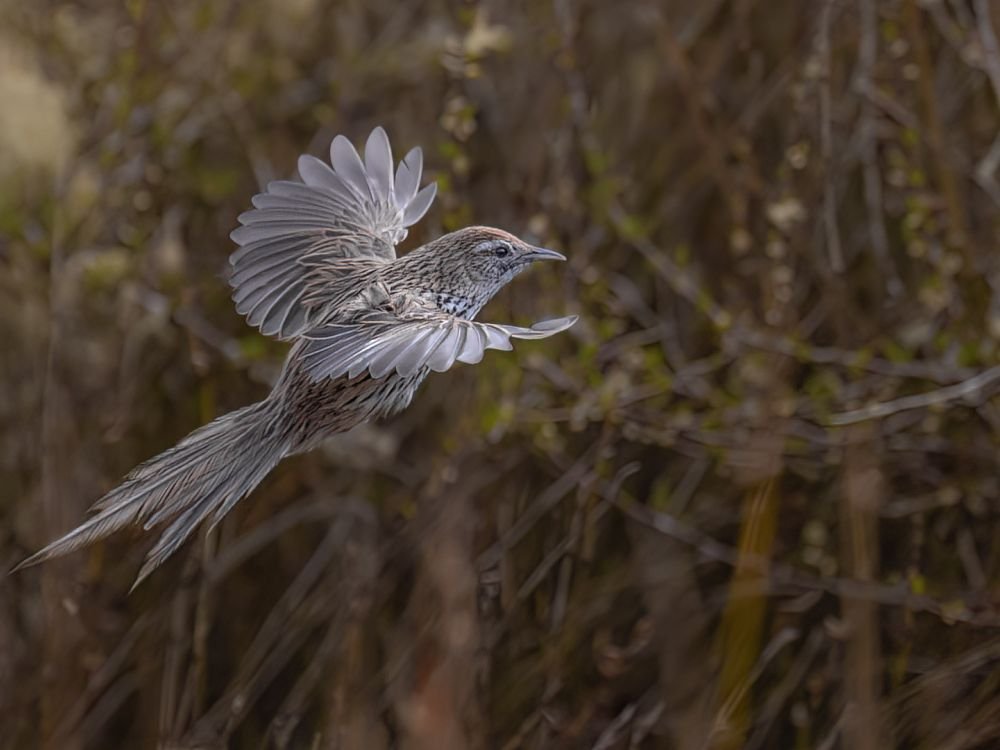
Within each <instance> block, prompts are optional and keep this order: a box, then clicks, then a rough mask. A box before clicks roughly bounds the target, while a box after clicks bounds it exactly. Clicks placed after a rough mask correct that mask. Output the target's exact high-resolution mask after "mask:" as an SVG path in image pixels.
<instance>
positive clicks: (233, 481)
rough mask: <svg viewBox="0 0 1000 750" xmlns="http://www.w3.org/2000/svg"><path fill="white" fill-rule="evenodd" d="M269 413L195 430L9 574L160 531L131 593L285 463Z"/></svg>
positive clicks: (248, 411)
mask: <svg viewBox="0 0 1000 750" xmlns="http://www.w3.org/2000/svg"><path fill="white" fill-rule="evenodd" d="M277 416H278V412H277V407H276V406H275V405H274V404H272V403H271V402H269V401H262V402H260V403H257V404H253V405H252V406H247V407H244V408H243V409H238V410H236V411H234V412H230V413H229V414H226V415H224V416H221V417H219V418H218V419H216V420H215V421H214V422H210V423H209V424H207V425H205V426H204V427H201V428H199V429H197V430H195V431H194V432H192V433H191V434H190V435H188V436H187V437H186V438H184V439H183V440H181V442H179V443H178V444H177V445H175V446H174V447H173V448H170V449H169V450H166V451H164V452H163V453H161V454H159V455H158V456H155V457H154V458H151V459H149V460H148V461H146V462H145V463H142V464H140V465H139V466H137V467H136V468H135V469H133V470H132V471H131V472H130V473H129V475H128V476H127V477H125V480H124V481H123V482H122V483H121V484H120V485H118V487H116V488H115V489H113V490H111V492H109V493H108V494H106V495H105V496H104V497H102V498H101V499H100V500H98V501H97V502H96V503H94V505H93V507H92V508H91V512H94V513H96V515H95V516H93V517H92V518H91V519H89V520H88V521H86V522H85V523H83V524H81V525H80V526H78V527H77V528H75V529H73V531H70V532H69V533H68V534H66V535H65V536H63V537H61V538H59V539H56V540H55V541H54V542H52V543H50V544H48V545H47V546H45V547H44V548H42V549H41V550H39V551H38V552H36V553H35V554H33V555H32V556H31V557H29V558H27V559H26V560H24V561H23V562H21V563H20V564H19V565H17V567H15V568H14V570H19V569H20V568H24V567H27V566H29V565H34V564H36V563H40V562H44V561H45V560H49V559H51V558H53V557H58V556H60V555H65V554H67V553H69V552H72V551H73V550H76V549H79V548H81V547H85V546H86V545H88V544H91V543H92V542H95V541H97V540H98V539H103V538H104V537H106V536H108V535H109V534H112V533H113V532H115V531H118V530H119V529H121V528H124V527H125V526H130V525H141V526H142V527H143V529H145V530H148V529H150V528H153V527H155V526H160V525H161V524H164V523H168V522H169V526H168V527H167V528H166V530H164V532H163V534H162V535H161V536H160V538H159V539H158V540H157V542H156V545H155V546H154V547H153V549H152V550H150V552H149V554H148V555H147V556H146V560H145V562H144V563H143V566H142V569H141V570H140V571H139V575H138V577H137V578H136V581H135V584H134V585H133V588H135V586H137V585H139V583H141V582H142V581H143V579H145V578H146V577H147V576H148V575H149V574H150V573H152V572H153V571H154V570H155V569H156V568H157V567H159V566H160V565H161V564H162V563H163V562H164V561H165V560H166V559H167V558H168V557H170V555H172V554H173V553H174V552H176V551H177V548H178V547H180V546H181V544H183V543H184V541H185V540H186V539H187V538H188V537H189V536H191V534H192V533H193V532H194V530H195V529H196V528H197V527H198V525H199V524H200V523H201V522H202V521H204V520H205V519H206V518H207V517H208V516H209V515H212V524H213V525H214V524H216V523H218V522H219V521H220V520H222V517H223V516H224V515H225V514H226V513H227V512H228V511H229V510H230V509H231V508H232V507H233V506H234V505H235V504H236V503H237V502H238V501H239V500H240V499H241V498H243V497H245V496H246V495H247V494H249V493H250V491H251V490H253V488H254V487H256V486H257V485H258V484H259V483H260V482H261V480H263V479H264V477H265V476H267V474H268V473H269V472H270V471H271V469H273V468H274V466H275V465H276V464H277V463H278V462H279V461H280V460H281V459H282V458H283V457H284V456H285V455H286V453H287V451H288V442H287V438H286V436H285V435H284V434H283V433H282V431H281V430H280V429H278V427H279V425H278V424H277V421H276V420H277Z"/></svg>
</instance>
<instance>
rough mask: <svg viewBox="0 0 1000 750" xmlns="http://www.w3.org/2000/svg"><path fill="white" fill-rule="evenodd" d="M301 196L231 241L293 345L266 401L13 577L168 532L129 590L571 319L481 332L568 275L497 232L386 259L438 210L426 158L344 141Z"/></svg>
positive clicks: (238, 284) (237, 284) (268, 316)
mask: <svg viewBox="0 0 1000 750" xmlns="http://www.w3.org/2000/svg"><path fill="white" fill-rule="evenodd" d="M298 168H299V175H300V177H301V181H286V180H279V181H275V182H271V183H270V184H268V186H267V187H266V188H265V190H264V192H263V193H260V194H258V195H256V196H254V198H253V209H251V210H250V211H247V212H246V213H243V214H242V215H240V217H239V222H240V225H241V226H240V227H239V228H237V229H236V230H235V231H233V233H232V234H231V237H232V239H233V240H234V241H235V242H236V244H237V245H238V246H239V249H238V250H236V251H235V252H234V253H233V254H232V255H231V256H230V258H229V262H230V265H231V266H232V269H231V271H232V273H231V275H230V278H229V284H230V286H232V288H233V299H234V301H235V302H236V309H237V311H238V312H239V313H240V314H242V315H245V316H246V319H247V322H249V323H250V324H251V325H253V326H255V327H257V328H259V329H260V330H261V332H262V333H264V334H266V335H268V336H274V337H276V338H278V339H281V340H284V341H290V342H292V346H291V350H290V351H289V353H288V356H287V357H286V359H285V363H284V366H283V368H282V371H281V374H280V376H279V377H278V380H277V382H276V383H275V385H274V387H273V388H272V390H271V392H270V394H268V396H267V398H265V399H264V400H263V401H260V402H258V403H256V404H252V405H250V406H245V407H243V408H242V409H237V410H236V411H233V412H230V413H229V414H225V415H223V416H221V417H219V418H217V419H216V420H215V421H213V422H210V423H209V424H207V425H205V426H203V427H201V428H199V429H197V430H195V431H194V432H192V433H191V434H190V435H188V436H187V437H185V438H184V439H183V440H181V441H180V442H179V443H178V444H177V445H175V446H174V447H173V448H170V449H168V450H166V451H164V452H163V453H161V454H159V455H158V456H155V457H153V458H151V459H149V460H148V461H146V462H145V463H142V464H140V465H139V466H137V467H136V468H135V469H133V470H132V471H131V472H130V473H129V474H128V475H127V476H126V477H125V479H124V480H123V481H122V483H121V484H120V485H119V486H118V487H116V488H115V489H113V490H111V491H110V492H109V493H108V494H106V495H105V496H104V497H102V498H101V499H100V500H98V501H97V502H96V503H95V504H94V506H93V507H92V508H91V512H92V513H93V515H92V516H91V518H90V519H89V520H87V521H86V522H84V523H83V524H81V525H80V526H78V527H77V528H76V529H74V530H73V531H70V532H69V533H67V534H66V535H65V536H63V537H61V538H59V539H57V540H55V541H54V542H52V543H51V544H49V545H48V546H46V547H44V548H43V549H41V550H40V551H38V552H37V553H35V554H34V555H32V556H31V557H29V558H27V559H26V560H24V562H22V563H21V564H20V565H18V568H21V567H24V566H27V565H32V564H34V563H38V562H42V561H44V560H48V559H50V558H52V557H56V556H58V555H63V554H66V553H67V552H71V551H73V550H75V549H78V548H80V547H83V546H85V545H87V544H90V543H91V542H93V541H95V540H98V539H101V538H103V537H105V536H107V535H109V534H111V533H112V532H114V531H117V530H119V529H121V528H123V527H126V526H130V525H137V526H141V527H142V528H143V530H147V531H148V530H149V529H152V528H156V527H164V526H165V528H164V529H163V531H162V533H161V535H160V537H159V539H158V540H157V542H156V544H155V545H154V546H153V548H152V549H151V550H150V552H149V554H148V555H147V556H146V559H145V561H144V563H143V565H142V568H141V569H140V571H139V575H138V577H137V578H136V581H135V584H134V585H133V588H134V586H137V585H138V584H139V583H140V582H141V581H142V580H143V579H145V578H146V577H147V576H148V575H149V574H150V573H151V572H152V571H153V570H155V569H156V568H157V567H158V566H159V565H160V564H162V563H163V562H164V560H166V559H167V558H168V557H169V556H170V555H171V554H173V553H174V552H175V551H176V550H177V548H178V547H180V546H181V544H183V542H184V541H185V540H186V539H187V538H188V537H189V536H191V534H192V533H193V532H194V530H195V529H196V528H197V527H198V526H199V525H200V524H201V523H202V522H203V521H205V520H206V519H210V523H211V524H212V525H214V524H217V523H218V522H219V521H220V520H221V519H222V518H223V516H225V515H226V514H227V513H228V512H229V511H230V510H231V509H232V508H233V506H234V505H235V504H236V503H237V502H238V501H239V500H240V499H242V498H243V497H245V496H246V495H247V494H248V493H250V491H251V490H253V489H254V487H256V486H257V485H258V484H259V483H260V482H261V480H263V479H264V477H265V476H266V475H267V474H268V473H269V472H270V471H271V470H272V469H273V468H274V467H275V465H277V463H278V462H279V461H281V460H282V459H283V458H285V457H286V456H291V455H293V454H296V453H302V452H304V451H308V450H310V449H312V448H314V447H316V446H317V445H318V444H319V443H320V442H321V441H322V440H323V439H324V438H326V437H328V436H330V435H333V434H335V433H339V432H345V431H347V430H350V429H351V428H352V427H355V426H357V425H358V424H361V423H362V422H366V421H368V420H370V419H373V418H378V417H386V416H389V415H391V414H394V413H396V412H398V411H400V410H402V409H405V408H406V407H407V405H409V403H410V400H411V399H412V398H413V394H414V392H415V391H416V390H417V388H418V387H419V386H420V384H421V383H422V382H423V380H424V378H426V377H427V375H428V374H429V373H430V372H431V371H434V372H444V371H445V370H447V369H449V368H450V367H451V366H452V365H454V364H455V363H456V362H464V363H467V364H476V363H477V362H479V361H480V360H482V358H483V354H484V352H485V351H486V350H487V349H503V350H509V349H511V348H512V346H511V339H540V338H545V337H547V336H551V335H553V334H555V333H558V332H560V331H564V330H566V329H567V328H569V327H570V326H571V325H573V323H574V322H576V317H575V316H570V317H564V318H558V319H555V320H549V321H545V322H542V323H536V324H535V325H533V326H531V327H530V328H524V327H520V326H513V325H505V324H500V323H480V322H478V321H476V320H475V318H476V315H477V313H479V311H480V309H481V308H482V307H483V305H485V304H486V303H487V302H488V301H489V300H490V299H491V298H492V297H493V296H494V295H495V294H496V293H497V292H498V291H500V289H502V288H503V287H504V286H505V285H506V284H507V283H508V282H509V281H510V280H511V279H513V278H514V277H515V276H516V275H517V274H518V273H520V272H521V271H523V270H524V269H525V268H527V267H528V266H529V265H531V264H532V263H534V262H535V261H540V260H565V257H564V256H563V255H561V254H560V253H557V252H555V251H554V250H548V249H546V248H541V247H535V246H533V245H530V244H528V243H526V242H524V241H522V240H520V239H518V238H517V237H515V236H514V235H512V234H509V233H507V232H504V231H502V230H499V229H493V228H489V227H481V226H473V227H467V228H465V229H460V230H458V231H456V232H451V233H450V234H446V235H444V236H442V237H439V238H437V239H436V240H433V241H432V242H428V243H427V244H426V245H423V246H422V247H420V248H417V249H416V250H413V251H411V252H409V253H406V254H405V255H403V256H401V257H397V256H396V246H397V245H398V244H399V243H400V242H402V240H403V239H404V238H405V237H406V233H407V228H408V227H410V226H412V225H413V224H415V223H416V222H418V221H419V220H420V219H421V217H423V215H424V214H425V213H426V212H427V209H428V208H429V207H430V205H431V202H432V201H433V200H434V195H435V193H436V185H435V184H433V183H431V184H429V185H427V186H426V187H424V188H423V189H418V188H419V187H420V176H421V172H422V169H423V156H422V153H421V150H420V149H419V148H414V149H412V150H411V151H410V152H409V153H408V154H406V156H405V157H404V158H403V160H402V161H401V162H399V165H398V166H397V167H396V169H395V173H394V171H393V157H392V150H391V149H390V146H389V139H388V138H387V137H386V134H385V131H384V130H383V129H382V128H380V127H378V128H375V130H373V131H372V133H371V135H370V136H369V137H368V140H367V142H366V144H365V148H364V159H363V160H362V158H361V156H360V155H359V154H358V152H357V151H356V150H355V149H354V147H353V146H352V145H351V143H350V142H349V141H348V140H347V138H345V137H344V136H342V135H338V136H337V137H336V138H334V139H333V143H332V144H331V146H330V164H327V163H326V162H324V161H322V160H320V159H317V158H315V157H313V156H302V157H300V158H299V162H298Z"/></svg>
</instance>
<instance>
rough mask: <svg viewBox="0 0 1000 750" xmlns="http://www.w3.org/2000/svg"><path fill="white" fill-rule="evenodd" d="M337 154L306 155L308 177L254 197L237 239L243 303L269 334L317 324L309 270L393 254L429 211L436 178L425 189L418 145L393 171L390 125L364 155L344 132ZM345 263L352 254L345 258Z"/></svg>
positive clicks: (302, 166)
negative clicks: (312, 322)
mask: <svg viewBox="0 0 1000 750" xmlns="http://www.w3.org/2000/svg"><path fill="white" fill-rule="evenodd" d="M330 162H331V164H332V165H333V166H332V168H331V166H330V165H328V164H327V163H326V162H323V161H321V160H319V159H317V158H316V157H314V156H301V157H299V174H300V176H301V178H302V182H292V181H287V180H279V181H276V182H272V183H270V184H269V185H268V186H267V187H266V188H265V190H264V192H263V193H260V194H258V195H255V196H254V198H253V205H254V208H253V210H251V211H247V212H246V213H244V214H241V215H240V217H239V222H240V224H241V225H242V226H240V227H239V228H238V229H236V230H234V231H233V232H232V234H231V235H230V237H232V238H233V240H235V241H236V244H238V245H239V246H240V249H239V250H237V251H236V252H234V253H233V254H232V255H231V256H230V257H229V263H230V265H232V274H231V275H230V278H229V284H230V286H232V287H233V300H234V301H235V302H236V310H237V311H238V312H239V313H240V314H241V315H246V317H247V322H248V323H250V324H251V325H253V326H257V327H258V328H260V330H261V332H262V333H264V334H267V335H269V336H272V335H273V336H277V337H278V338H291V337H293V336H296V335H298V334H300V333H302V332H303V331H304V330H306V329H307V328H309V326H310V320H309V313H310V309H309V305H308V302H306V301H304V300H303V296H304V294H305V293H306V288H307V285H308V282H309V276H310V273H311V272H312V271H313V269H316V268H325V269H328V273H329V269H330V267H331V266H332V265H333V264H335V263H336V262H337V261H344V260H348V259H353V258H359V259H367V260H368V261H369V262H371V261H375V262H380V261H381V262H387V261H391V260H393V259H394V258H395V257H396V245H397V244H399V243H400V242H402V240H403V238H404V237H406V228H407V227H409V226H412V225H413V224H415V223H417V222H418V221H419V220H420V219H421V217H423V215H424V214H425V213H426V212H427V209H428V208H429V207H430V205H431V202H432V201H433V200H434V195H435V193H436V191H437V186H436V185H435V184H434V183H431V184H429V185H427V186H426V187H425V188H424V189H423V190H420V191H419V192H418V191H417V188H418V187H419V185H420V173H421V171H422V169H423V155H422V153H421V151H420V149H419V148H414V149H413V150H411V151H410V152H409V153H408V154H407V155H406V156H405V157H404V158H403V160H402V161H401V162H400V163H399V166H398V167H397V169H396V173H395V175H393V171H392V150H391V149H390V147H389V139H388V138H387V137H386V134H385V131H384V130H383V129H382V128H380V127H379V128H375V129H374V130H373V131H372V133H371V135H370V136H368V142H367V143H366V145H365V158H364V162H362V161H361V157H359V156H358V152H357V151H355V150H354V146H352V145H351V143H350V141H348V140H347V139H346V138H345V137H344V136H342V135H338V136H337V137H336V138H334V139H333V143H332V144H331V145H330ZM341 265H342V266H343V267H344V268H345V269H349V268H351V267H352V266H353V264H351V263H350V262H348V263H343V264H341Z"/></svg>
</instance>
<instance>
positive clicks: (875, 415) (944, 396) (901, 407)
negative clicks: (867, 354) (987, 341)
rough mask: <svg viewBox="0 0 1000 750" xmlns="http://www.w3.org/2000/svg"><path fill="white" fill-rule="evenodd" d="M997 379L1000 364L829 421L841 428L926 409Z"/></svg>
mask: <svg viewBox="0 0 1000 750" xmlns="http://www.w3.org/2000/svg"><path fill="white" fill-rule="evenodd" d="M997 380H1000V365H997V366H995V367H991V368H990V369H989V370H986V371H985V372H981V373H979V374H978V375H976V376H975V377H972V378H969V379H968V380H963V381H962V382H961V383H956V384H955V385H949V386H946V387H944V388H938V389H937V390H933V391H928V392H927V393H920V394H917V395H915V396H903V397H902V398H897V399H893V400H892V401H883V402H881V403H877V404H872V405H871V406H866V407H864V408H862V409H855V410H853V411H847V412H843V413H841V414H834V415H832V416H831V417H830V418H829V419H828V420H827V423H828V424H830V425H833V426H836V427H840V426H843V425H848V424H855V423H857V422H864V421H866V420H869V419H879V418H881V417H887V416H889V415H890V414H898V413H899V412H901V411H907V410H909V409H923V408H926V407H928V406H936V405H937V404H945V403H948V402H949V401H955V400H957V399H961V398H967V397H969V396H973V395H976V394H978V393H979V392H980V391H982V390H983V389H984V388H986V387H987V386H989V385H992V384H993V383H994V382H996V381H997Z"/></svg>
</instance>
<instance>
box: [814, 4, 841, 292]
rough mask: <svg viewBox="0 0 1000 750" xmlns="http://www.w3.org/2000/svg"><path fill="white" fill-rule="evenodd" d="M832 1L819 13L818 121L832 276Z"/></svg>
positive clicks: (836, 237) (835, 242) (835, 255)
mask: <svg viewBox="0 0 1000 750" xmlns="http://www.w3.org/2000/svg"><path fill="white" fill-rule="evenodd" d="M834 4H835V2H834V0H827V2H826V4H825V5H824V6H823V10H822V11H821V13H820V21H819V39H818V40H817V41H818V46H819V58H820V65H821V69H820V78H819V119H820V150H821V152H822V155H823V172H824V175H825V187H824V189H823V225H824V227H825V229H826V250H827V252H828V253H829V255H830V268H831V269H832V270H833V272H834V273H838V274H839V273H843V272H844V251H843V248H842V247H841V245H840V230H839V228H838V227H837V191H836V187H835V185H834V169H833V122H832V118H833V116H832V114H831V111H830V110H831V102H830V100H831V93H830V16H831V14H832V12H833V6H834Z"/></svg>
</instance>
